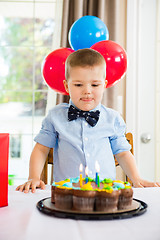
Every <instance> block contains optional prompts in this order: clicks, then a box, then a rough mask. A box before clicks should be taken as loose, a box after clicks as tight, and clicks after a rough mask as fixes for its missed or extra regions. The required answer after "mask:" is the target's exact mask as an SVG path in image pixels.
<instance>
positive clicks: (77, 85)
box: [74, 83, 82, 87]
mask: <svg viewBox="0 0 160 240" xmlns="http://www.w3.org/2000/svg"><path fill="white" fill-rule="evenodd" d="M74 85H75V86H76V87H81V86H82V84H80V83H77V84H74Z"/></svg>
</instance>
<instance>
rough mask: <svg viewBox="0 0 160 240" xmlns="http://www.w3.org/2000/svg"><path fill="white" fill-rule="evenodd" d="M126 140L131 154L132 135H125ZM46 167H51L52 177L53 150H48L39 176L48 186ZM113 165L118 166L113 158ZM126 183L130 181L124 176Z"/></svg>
mask: <svg viewBox="0 0 160 240" xmlns="http://www.w3.org/2000/svg"><path fill="white" fill-rule="evenodd" d="M126 139H127V140H128V142H129V144H130V145H131V150H130V151H131V153H132V154H133V153H134V152H133V135H132V133H130V132H129V133H127V134H126ZM48 165H51V172H52V176H53V148H51V149H50V151H49V154H48V157H47V159H46V162H45V165H44V168H43V171H42V174H41V179H42V180H43V181H44V182H45V184H49V183H48ZM115 165H116V167H117V166H118V165H119V163H118V161H117V160H116V158H115ZM52 181H53V177H51V183H52ZM126 181H128V182H130V183H131V184H132V182H131V180H130V179H129V178H128V177H127V176H126Z"/></svg>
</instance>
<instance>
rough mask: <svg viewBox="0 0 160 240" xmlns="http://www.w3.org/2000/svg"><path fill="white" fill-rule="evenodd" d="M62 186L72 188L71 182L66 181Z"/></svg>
mask: <svg viewBox="0 0 160 240" xmlns="http://www.w3.org/2000/svg"><path fill="white" fill-rule="evenodd" d="M62 187H67V188H72V183H71V182H66V183H64V184H63V185H62Z"/></svg>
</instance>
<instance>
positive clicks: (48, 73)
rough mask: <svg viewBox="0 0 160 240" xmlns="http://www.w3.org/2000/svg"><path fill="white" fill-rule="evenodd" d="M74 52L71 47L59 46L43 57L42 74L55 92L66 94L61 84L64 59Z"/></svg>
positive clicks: (63, 72)
mask: <svg viewBox="0 0 160 240" xmlns="http://www.w3.org/2000/svg"><path fill="white" fill-rule="evenodd" d="M72 52H74V50H72V49H71V48H59V49H56V50H55V51H53V52H51V53H50V54H49V55H47V57H46V58H45V59H44V61H43V64H42V74H43V77H44V79H45V81H46V83H47V84H48V85H49V86H50V87H51V88H52V89H53V90H55V91H56V92H59V93H62V94H64V95H68V93H67V92H66V90H65V87H64V85H63V80H64V79H65V61H66V59H67V57H68V56H69V55H70V54H71V53H72Z"/></svg>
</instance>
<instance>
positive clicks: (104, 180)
mask: <svg viewBox="0 0 160 240" xmlns="http://www.w3.org/2000/svg"><path fill="white" fill-rule="evenodd" d="M112 182H113V180H112V179H111V178H105V179H103V181H102V183H112Z"/></svg>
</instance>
